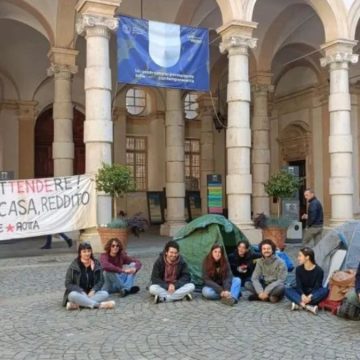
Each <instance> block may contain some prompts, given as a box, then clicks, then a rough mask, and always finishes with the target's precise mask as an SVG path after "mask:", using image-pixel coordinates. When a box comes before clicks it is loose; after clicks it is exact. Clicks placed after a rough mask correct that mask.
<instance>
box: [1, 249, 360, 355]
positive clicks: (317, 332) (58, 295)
mask: <svg viewBox="0 0 360 360" xmlns="http://www.w3.org/2000/svg"><path fill="white" fill-rule="evenodd" d="M159 244H160V243H158V244H157V245H156V246H151V247H146V248H141V247H139V246H135V247H133V248H131V246H130V251H129V252H130V253H131V254H132V255H135V256H136V255H137V254H138V255H140V258H141V261H142V262H143V269H142V270H141V272H140V273H139V276H138V281H137V283H138V285H140V287H141V291H140V293H139V294H136V295H132V296H128V297H126V298H122V299H120V298H118V297H117V296H113V297H112V298H113V299H114V300H115V301H116V304H117V306H116V308H115V309H114V310H86V309H85V310H80V311H72V312H69V311H66V310H65V309H64V308H63V307H62V306H61V300H62V295H63V290H64V276H65V271H66V269H67V266H68V264H69V263H70V261H71V260H72V259H73V258H74V253H71V254H69V253H68V254H66V253H65V254H64V253H55V254H54V253H51V252H48V253H47V254H46V255H43V256H37V257H23V258H16V259H15V258H10V259H9V258H8V259H1V260H0V278H1V291H0V305H1V306H0V359H1V360H8V359H9V360H10V359H16V360H22V359H24V360H25V359H26V360H30V359H31V360H32V359H34V360H35V359H39V360H40V359H42V360H45V359H64V360H73V359H74V360H75V359H76V360H86V359H90V360H100V359H107V360H115V359H120V360H126V359H136V360H140V359H199V360H200V359H216V360H221V359H241V360H243V359H244V360H245V359H289V360H290V359H303V360H307V359H316V360H318V359H360V342H359V339H360V334H359V332H360V324H359V323H358V322H351V321H345V320H342V319H338V318H337V317H335V316H333V315H331V314H330V313H328V312H321V313H320V314H319V315H318V316H314V315H311V314H309V313H307V312H304V311H297V312H291V311H290V310H289V306H290V304H289V302H288V301H285V300H284V301H282V302H281V303H280V304H276V305H272V304H265V303H264V304H263V303H258V302H248V301H247V300H246V299H245V298H246V296H244V297H243V298H242V299H241V300H240V302H239V304H237V305H236V306H234V307H227V306H225V305H222V304H221V303H219V302H211V301H206V300H203V299H202V298H201V296H200V295H199V294H196V295H195V298H194V300H193V301H192V302H188V301H181V302H176V303H168V304H158V305H154V304H153V303H152V301H151V298H150V297H149V295H148V293H147V291H146V289H145V287H146V285H147V283H148V280H149V274H150V271H151V266H152V263H153V261H154V259H155V256H156V255H157V252H158V250H159V249H160V248H161V246H159ZM146 249H148V251H147V250H146ZM289 249H290V252H291V251H292V252H293V254H294V253H296V249H297V248H296V246H294V245H292V246H291V247H290V248H289ZM0 251H1V246H0Z"/></svg>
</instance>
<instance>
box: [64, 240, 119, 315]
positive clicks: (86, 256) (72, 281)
mask: <svg viewBox="0 0 360 360" xmlns="http://www.w3.org/2000/svg"><path fill="white" fill-rule="evenodd" d="M103 284H104V278H103V274H102V268H101V265H100V262H99V261H98V260H96V259H95V258H94V255H93V252H92V248H91V245H90V244H89V243H87V242H84V243H81V244H80V245H79V248H78V256H77V258H76V259H75V260H73V262H72V263H71V264H70V266H69V268H68V270H67V272H66V278H65V294H64V299H63V305H64V306H66V309H67V310H76V309H79V308H80V307H86V308H89V309H95V308H99V309H112V308H113V307H114V306H115V302H114V301H105V300H106V299H107V298H108V297H109V294H108V292H107V291H104V290H101V288H102V286H103Z"/></svg>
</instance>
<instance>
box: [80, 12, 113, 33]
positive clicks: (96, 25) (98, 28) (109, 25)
mask: <svg viewBox="0 0 360 360" xmlns="http://www.w3.org/2000/svg"><path fill="white" fill-rule="evenodd" d="M117 27H118V19H116V18H112V17H107V16H99V15H89V14H84V15H78V17H77V19H76V32H77V33H78V34H79V35H82V36H84V35H85V33H86V35H87V36H104V37H107V38H110V34H109V32H110V31H115V30H116V29H117Z"/></svg>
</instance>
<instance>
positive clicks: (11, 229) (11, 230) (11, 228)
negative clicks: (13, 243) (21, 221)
mask: <svg viewBox="0 0 360 360" xmlns="http://www.w3.org/2000/svg"><path fill="white" fill-rule="evenodd" d="M6 230H7V232H14V230H15V226H13V225H11V224H9V225H8V226H7V227H6Z"/></svg>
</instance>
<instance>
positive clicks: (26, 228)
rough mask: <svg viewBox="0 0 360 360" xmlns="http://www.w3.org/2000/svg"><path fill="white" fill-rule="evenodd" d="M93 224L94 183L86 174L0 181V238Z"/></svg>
mask: <svg viewBox="0 0 360 360" xmlns="http://www.w3.org/2000/svg"><path fill="white" fill-rule="evenodd" d="M93 226H96V185H95V180H94V178H93V177H90V176H88V175H79V176H69V177H55V178H45V179H26V180H11V181H1V182H0V240H7V239H13V238H23V237H30V236H39V235H47V234H55V233H59V232H65V231H72V230H80V229H85V228H89V227H93Z"/></svg>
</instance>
